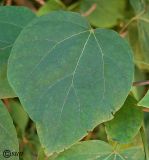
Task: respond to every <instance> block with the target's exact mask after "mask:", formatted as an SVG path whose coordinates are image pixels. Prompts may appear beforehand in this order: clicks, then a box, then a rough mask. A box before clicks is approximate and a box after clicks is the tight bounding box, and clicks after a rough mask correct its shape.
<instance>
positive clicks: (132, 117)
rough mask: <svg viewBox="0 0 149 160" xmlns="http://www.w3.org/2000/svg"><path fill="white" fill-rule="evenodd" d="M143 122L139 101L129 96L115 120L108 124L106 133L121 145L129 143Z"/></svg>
mask: <svg viewBox="0 0 149 160" xmlns="http://www.w3.org/2000/svg"><path fill="white" fill-rule="evenodd" d="M142 121H143V114H142V109H141V107H138V106H137V101H136V100H135V99H134V98H133V97H132V96H128V98H127V100H126V102H125V104H124V105H123V107H122V108H121V109H120V110H119V111H118V112H117V113H116V114H115V116H114V119H112V120H111V121H109V122H107V123H106V131H107V134H108V136H109V137H110V138H111V139H113V140H115V141H117V142H119V143H129V142H130V141H131V140H132V139H133V138H134V137H135V136H136V135H137V133H138V131H139V129H140V128H141V125H142Z"/></svg>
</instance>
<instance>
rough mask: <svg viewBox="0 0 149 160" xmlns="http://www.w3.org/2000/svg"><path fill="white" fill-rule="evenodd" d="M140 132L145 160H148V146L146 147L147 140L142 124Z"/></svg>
mask: <svg viewBox="0 0 149 160" xmlns="http://www.w3.org/2000/svg"><path fill="white" fill-rule="evenodd" d="M140 133H141V138H142V142H143V146H144V152H145V158H146V160H149V148H148V142H147V137H146V133H145V127H144V124H143V125H142V127H141V128H140Z"/></svg>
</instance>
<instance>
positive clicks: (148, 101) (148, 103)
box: [138, 91, 149, 108]
mask: <svg viewBox="0 0 149 160" xmlns="http://www.w3.org/2000/svg"><path fill="white" fill-rule="evenodd" d="M138 105H139V106H142V107H146V108H149V91H148V92H147V94H146V95H145V96H144V97H143V98H142V99H141V101H140V102H139V103H138Z"/></svg>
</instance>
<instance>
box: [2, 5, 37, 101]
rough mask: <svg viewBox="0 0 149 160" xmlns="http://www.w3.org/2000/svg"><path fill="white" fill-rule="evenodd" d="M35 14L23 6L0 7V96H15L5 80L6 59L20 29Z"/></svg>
mask: <svg viewBox="0 0 149 160" xmlns="http://www.w3.org/2000/svg"><path fill="white" fill-rule="evenodd" d="M34 17H35V15H34V14H33V13H32V12H31V11H30V10H29V9H27V8H24V7H10V6H9V7H8V6H7V7H0V98H1V99H2V98H10V97H15V96H16V95H15V93H14V91H13V90H12V89H11V87H10V85H9V83H8V80H7V61H8V57H9V55H10V51H11V48H12V46H13V44H14V42H15V40H16V38H17V37H18V35H19V34H20V32H21V30H22V29H23V28H24V26H26V25H27V24H28V22H29V21H31V20H32V19H33V18H34Z"/></svg>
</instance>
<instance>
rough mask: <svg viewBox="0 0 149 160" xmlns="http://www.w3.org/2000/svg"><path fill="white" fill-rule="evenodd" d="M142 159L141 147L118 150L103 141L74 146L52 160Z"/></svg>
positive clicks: (81, 143)
mask: <svg viewBox="0 0 149 160" xmlns="http://www.w3.org/2000/svg"><path fill="white" fill-rule="evenodd" d="M144 158H145V156H144V152H143V149H142V148H141V147H132V148H128V149H121V150H118V149H114V148H113V147H112V146H110V145H109V144H108V143H105V142H103V141H86V142H80V143H78V144H75V145H74V146H72V147H71V148H70V149H68V150H65V151H64V152H62V153H60V154H59V155H58V156H57V157H56V158H53V159H52V160H144ZM49 160H50V159H49Z"/></svg>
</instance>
